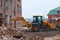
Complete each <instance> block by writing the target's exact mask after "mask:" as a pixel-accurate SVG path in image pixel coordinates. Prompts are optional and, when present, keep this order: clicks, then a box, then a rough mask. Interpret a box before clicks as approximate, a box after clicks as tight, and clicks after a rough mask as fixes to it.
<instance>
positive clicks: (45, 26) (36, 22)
mask: <svg viewBox="0 0 60 40" xmlns="http://www.w3.org/2000/svg"><path fill="white" fill-rule="evenodd" d="M19 20H20V21H21V22H22V23H23V24H24V25H25V26H26V27H27V28H30V29H31V30H32V31H34V32H36V31H40V30H52V29H54V28H55V25H54V24H52V23H49V22H48V21H46V20H43V16H41V15H39V16H33V21H32V22H31V23H30V24H29V23H28V22H27V21H26V20H25V19H24V17H18V18H13V19H11V21H19Z"/></svg>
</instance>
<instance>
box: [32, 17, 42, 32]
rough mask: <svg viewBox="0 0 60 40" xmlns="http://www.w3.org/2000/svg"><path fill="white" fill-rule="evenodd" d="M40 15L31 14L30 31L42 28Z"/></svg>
mask: <svg viewBox="0 0 60 40" xmlns="http://www.w3.org/2000/svg"><path fill="white" fill-rule="evenodd" d="M42 21H43V20H42V16H33V22H32V31H39V30H40V28H42V26H41V25H42Z"/></svg>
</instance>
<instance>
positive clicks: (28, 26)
mask: <svg viewBox="0 0 60 40" xmlns="http://www.w3.org/2000/svg"><path fill="white" fill-rule="evenodd" d="M19 20H20V21H22V22H23V24H24V25H25V26H26V27H27V28H30V25H29V24H28V22H27V21H26V20H25V19H24V18H23V17H18V18H13V19H12V20H11V21H19Z"/></svg>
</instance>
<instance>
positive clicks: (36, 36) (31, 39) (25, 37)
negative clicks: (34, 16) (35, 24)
mask: <svg viewBox="0 0 60 40" xmlns="http://www.w3.org/2000/svg"><path fill="white" fill-rule="evenodd" d="M12 29H13V28H12ZM12 29H9V28H8V29H6V28H4V30H2V31H1V30H0V40H60V30H59V31H56V30H55V31H39V32H31V31H30V30H19V31H16V30H15V29H13V30H12Z"/></svg>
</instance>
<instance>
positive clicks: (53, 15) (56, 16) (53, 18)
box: [48, 7, 60, 24]
mask: <svg viewBox="0 0 60 40" xmlns="http://www.w3.org/2000/svg"><path fill="white" fill-rule="evenodd" d="M48 20H49V21H50V22H52V23H54V24H57V23H58V22H57V21H58V20H60V7H57V8H55V9H53V10H51V11H50V12H49V13H48ZM59 23H60V22H59Z"/></svg>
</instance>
